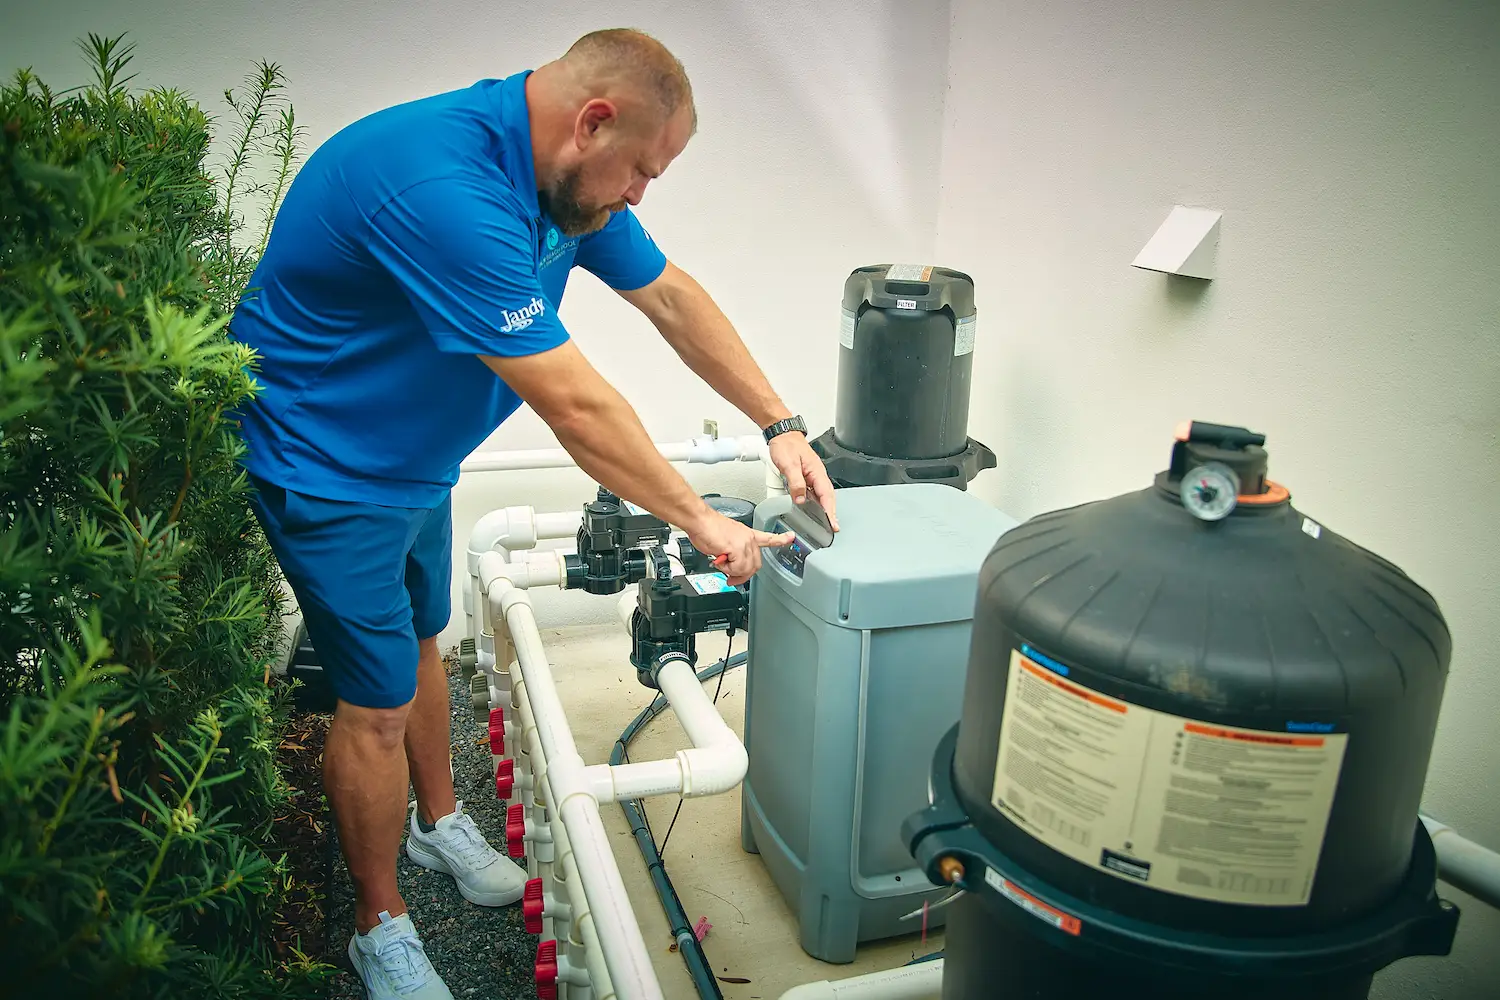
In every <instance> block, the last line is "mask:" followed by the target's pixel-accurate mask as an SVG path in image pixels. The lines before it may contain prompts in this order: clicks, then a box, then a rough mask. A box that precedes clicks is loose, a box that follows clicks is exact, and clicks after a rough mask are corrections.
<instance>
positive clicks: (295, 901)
mask: <svg viewBox="0 0 1500 1000" xmlns="http://www.w3.org/2000/svg"><path fill="white" fill-rule="evenodd" d="M456 656H457V650H453V651H451V652H450V653H449V654H448V655H447V656H445V657H444V660H445V663H444V666H445V667H446V670H447V673H448V680H449V699H450V702H451V705H452V712H451V717H450V720H449V721H450V725H451V726H452V751H453V765H454V775H455V780H454V785H455V791H457V793H458V797H459V798H460V799H462V800H463V801H464V807H465V809H466V810H467V811H469V812H470V813H471V814H472V815H473V816H474V818H475V821H476V822H478V823H479V826H480V829H481V830H483V831H484V833H485V834H486V835H487V836H488V837H489V839H490V842H491V843H492V844H495V845H496V846H498V847H499V848H500V849H501V850H502V851H503V850H504V843H505V835H504V829H505V808H504V806H505V804H504V803H502V802H499V801H497V800H496V798H495V791H494V771H493V767H492V764H491V759H490V752H489V739H488V737H487V736H486V735H485V733H484V732H483V731H481V729H480V727H479V725H478V724H477V723H476V722H475V720H474V715H473V712H472V710H471V709H470V707H469V698H468V685H467V684H466V683H465V682H464V679H463V675H462V673H461V672H460V670H459V669H458V665H457V662H456ZM332 718H333V717H332V715H330V714H326V713H322V712H312V711H306V710H304V711H302V712H299V713H298V714H296V715H294V716H293V718H292V720H291V726H290V728H289V730H288V732H287V735H286V737H285V739H283V741H282V743H281V746H280V748H279V754H278V759H279V763H280V766H281V769H282V772H283V774H284V775H285V777H286V780H287V782H288V783H290V785H291V786H292V787H293V788H294V789H296V794H295V797H294V798H293V800H292V807H291V808H290V809H288V810H287V811H286V813H285V814H284V815H282V816H279V817H277V819H276V823H275V826H274V828H273V830H272V834H271V841H272V843H271V844H270V845H269V849H268V853H269V854H270V855H271V856H272V857H276V856H278V855H280V854H281V853H282V852H285V853H286V854H287V861H288V868H289V871H290V877H291V879H292V889H291V893H290V900H291V902H290V903H289V904H288V906H287V907H286V909H285V911H284V912H283V913H281V914H280V915H279V917H278V920H277V928H276V948H277V951H278V953H279V954H280V955H281V957H282V958H283V959H284V960H287V961H297V960H298V956H299V954H300V955H301V956H305V957H306V958H307V959H309V960H312V961H318V962H323V963H326V964H328V965H332V966H334V967H335V968H336V969H338V970H339V971H338V972H337V973H336V974H335V975H334V976H333V977H332V978H331V979H329V980H328V981H327V983H326V989H325V992H324V995H325V997H326V998H327V1000H363V997H364V995H365V992H364V989H363V987H362V985H361V984H360V982H359V979H358V977H357V976H356V975H355V974H354V973H353V971H352V970H351V969H350V967H349V961H348V957H347V955H346V953H345V948H346V947H347V945H348V943H349V935H350V934H351V933H352V932H353V922H354V906H353V902H354V890H353V885H352V884H351V883H350V880H349V872H348V869H347V868H346V866H345V865H344V861H343V857H342V856H341V855H340V853H339V849H338V831H337V829H336V827H335V825H334V821H333V815H332V813H331V812H330V811H329V810H328V805H327V800H326V799H325V797H324V795H323V742H324V738H325V736H326V734H327V731H328V725H329V723H330V722H331V721H332ZM521 863H522V864H523V865H524V863H525V862H524V861H522V862H521ZM396 873H397V886H398V888H399V889H400V890H401V894H402V896H403V898H404V899H405V900H406V903H407V905H408V907H410V909H411V913H412V917H413V920H414V921H415V922H416V924H417V929H418V931H419V932H420V933H421V935H422V938H423V943H424V945H425V946H426V949H427V953H428V956H429V957H430V958H431V959H432V961H433V964H434V965H435V966H436V967H437V970H438V973H439V974H440V975H442V976H443V977H444V979H446V981H447V983H448V986H449V988H450V989H451V990H452V991H453V993H454V995H455V996H456V997H458V998H459V1000H530V998H532V997H534V996H535V990H536V987H535V982H534V979H533V977H532V962H533V959H534V957H535V954H536V943H537V939H536V937H535V936H533V935H531V934H528V933H527V932H526V929H525V925H524V922H523V920H522V915H521V908H520V906H519V905H513V906H508V907H500V908H491V907H481V906H475V905H474V904H472V903H469V902H468V901H466V900H465V899H464V898H463V897H462V896H461V895H459V893H458V889H457V887H456V886H455V885H454V883H453V879H452V878H450V877H448V876H446V875H438V874H436V873H434V872H429V871H427V870H426V869H425V868H421V867H420V866H418V865H415V864H413V863H412V862H411V861H410V860H408V859H407V857H406V853H405V851H404V850H402V851H401V852H400V853H399V854H398V856H397V859H396Z"/></svg>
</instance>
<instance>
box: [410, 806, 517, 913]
mask: <svg viewBox="0 0 1500 1000" xmlns="http://www.w3.org/2000/svg"><path fill="white" fill-rule="evenodd" d="M435 825H436V829H434V830H433V831H432V832H431V833H425V832H423V830H422V827H421V824H420V823H418V822H417V806H416V803H412V806H411V818H410V820H409V821H408V823H407V836H406V856H407V857H409V858H411V859H412V860H413V861H415V862H416V863H417V864H419V865H421V866H422V867H423V868H431V869H432V870H433V871H436V872H445V873H446V874H449V875H452V876H453V878H454V880H455V881H456V882H457V883H458V891H459V892H460V893H461V894H462V895H463V897H464V899H467V900H468V901H469V902H471V903H477V904H478V905H480V906H509V905H510V904H511V903H514V902H515V901H516V900H518V899H520V898H521V894H522V893H524V892H525V891H526V871H525V869H523V868H521V867H519V866H518V865H517V864H516V863H515V862H514V861H512V860H510V858H507V857H505V856H504V855H502V854H501V853H500V852H499V851H497V850H495V849H494V848H493V847H491V846H490V845H489V841H487V840H485V839H484V834H482V833H480V832H479V827H477V826H475V825H474V820H473V818H472V817H470V816H469V814H468V813H466V812H464V804H463V802H461V801H460V802H459V803H458V809H457V810H456V811H455V812H453V813H450V814H449V815H447V816H444V817H443V818H441V819H439V820H438V821H437V823H436V824H435Z"/></svg>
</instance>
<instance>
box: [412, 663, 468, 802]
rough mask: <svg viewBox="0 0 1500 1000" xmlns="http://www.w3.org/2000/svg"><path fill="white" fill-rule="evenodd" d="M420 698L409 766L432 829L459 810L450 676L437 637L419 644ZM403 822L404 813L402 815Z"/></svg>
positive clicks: (414, 712)
mask: <svg viewBox="0 0 1500 1000" xmlns="http://www.w3.org/2000/svg"><path fill="white" fill-rule="evenodd" d="M417 648H418V649H419V650H420V651H421V652H420V656H419V657H418V660H417V697H416V700H415V701H413V702H412V705H411V714H410V715H409V716H408V717H407V720H406V763H407V766H409V767H410V769H411V783H412V788H413V790H414V791H415V792H416V793H417V811H418V813H419V814H420V815H421V817H422V819H423V820H424V821H425V822H426V823H427V824H428V825H429V826H431V825H432V824H433V823H435V822H437V821H438V820H439V819H441V818H442V817H444V816H447V815H448V814H449V813H451V812H453V811H454V810H455V809H457V808H458V800H457V797H456V796H455V795H454V792H453V769H452V765H451V763H450V753H451V740H452V737H451V735H450V732H449V724H448V720H449V716H448V712H449V705H448V675H447V673H446V672H445V671H444V670H443V659H442V657H441V656H439V655H438V645H437V637H436V636H433V637H432V638H429V639H423V640H422V641H421V642H419V643H418V644H417ZM402 816H403V818H404V817H405V812H404V811H403V813H402Z"/></svg>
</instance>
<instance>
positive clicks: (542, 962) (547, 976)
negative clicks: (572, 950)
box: [536, 941, 557, 1000]
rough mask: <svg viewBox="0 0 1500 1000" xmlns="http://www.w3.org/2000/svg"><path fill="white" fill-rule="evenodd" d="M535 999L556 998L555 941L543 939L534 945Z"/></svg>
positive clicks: (552, 999)
mask: <svg viewBox="0 0 1500 1000" xmlns="http://www.w3.org/2000/svg"><path fill="white" fill-rule="evenodd" d="M536 995H537V1000H557V942H556V941H543V942H542V943H541V944H538V945H537V946H536Z"/></svg>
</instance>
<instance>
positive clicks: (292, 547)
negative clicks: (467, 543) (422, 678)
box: [250, 476, 453, 708]
mask: <svg viewBox="0 0 1500 1000" xmlns="http://www.w3.org/2000/svg"><path fill="white" fill-rule="evenodd" d="M250 483H251V485H252V486H253V487H254V488H255V492H254V493H252V494H251V506H252V507H253V508H254V511H255V515H256V518H257V519H258V520H259V521H260V523H261V527H262V528H263V529H264V530H265V533H266V537H267V539H268V540H269V541H270V543H271V549H272V551H273V552H275V554H276V560H277V562H279V563H280V564H281V570H282V573H283V574H285V576H286V579H287V583H289V584H290V585H291V587H292V590H293V592H294V593H295V594H296V595H297V603H298V605H299V606H300V609H301V611H302V615H303V622H304V623H305V624H306V626H307V634H308V637H309V638H310V639H311V640H312V644H313V646H314V648H316V649H317V651H318V659H319V661H320V662H321V664H322V666H323V670H324V673H325V675H326V676H327V677H328V679H329V681H330V683H331V685H332V687H333V690H334V693H335V694H337V695H338V697H339V698H340V699H342V700H343V701H346V702H349V703H350V704H352V705H358V706H360V707H363V708H395V707H397V706H400V705H404V704H406V703H407V702H408V701H411V699H412V697H413V696H414V695H415V694H416V691H417V641H418V640H419V639H427V638H431V637H432V636H435V635H437V634H438V633H439V632H441V631H442V630H443V629H444V628H445V627H447V625H448V618H449V616H450V614H451V609H452V597H451V593H450V587H451V585H452V577H453V523H452V501H451V498H448V497H445V498H444V499H443V502H442V503H441V504H439V505H438V506H436V507H432V508H429V509H418V508H410V507H383V506H378V505H375V504H365V503H349V502H346V501H342V500H324V499H320V498H318V497H312V496H308V495H307V494H305V493H298V492H296V491H294V490H288V489H283V488H282V487H280V486H275V485H272V484H271V483H268V482H265V481H264V480H261V479H259V478H257V477H255V476H251V477H250Z"/></svg>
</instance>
